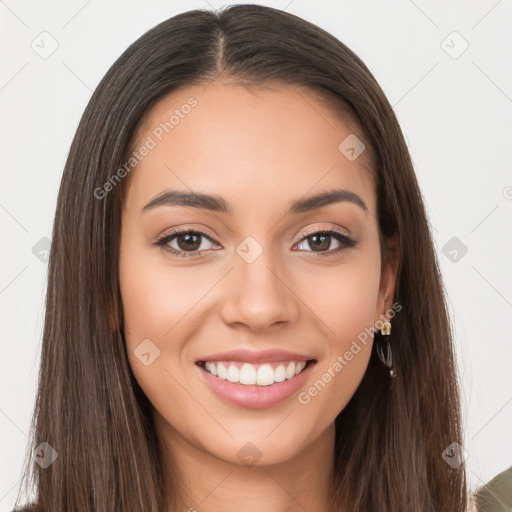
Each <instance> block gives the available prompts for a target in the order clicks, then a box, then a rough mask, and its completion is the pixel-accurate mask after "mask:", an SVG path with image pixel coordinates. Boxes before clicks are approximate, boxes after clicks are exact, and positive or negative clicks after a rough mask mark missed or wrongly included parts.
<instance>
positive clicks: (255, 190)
mask: <svg viewBox="0 0 512 512" xmlns="http://www.w3.org/2000/svg"><path fill="white" fill-rule="evenodd" d="M354 137H356V139H353V138H354ZM362 139H363V135H362V134H361V132H359V130H358V128H356V127H354V125H353V124H351V123H350V124H349V123H347V121H346V120H343V119H342V118H340V117H339V116H338V115H336V114H335V113H334V112H333V111H332V109H330V108H329V107H328V106H327V105H326V104H325V102H323V101H319V99H318V97H316V96H315V95H314V94H312V93H311V91H307V90H305V89H297V88H292V87H285V86H281V87H276V86H272V87H268V88H263V87H258V88H255V87H252V88H248V87H245V86H242V85H240V84H238V83H232V82H231V83H230V82H218V81H217V82H211V83H209V84H207V85H205V84H203V85H193V86H187V87H181V88H179V89H177V90H174V91H173V92H172V93H170V94H168V95H167V96H165V97H164V98H163V99H161V100H160V101H159V102H158V103H156V104H155V105H154V106H153V107H152V108H151V109H150V110H149V111H148V112H147V113H146V114H145V116H144V117H143V119H142V120H141V122H140V123H139V125H138V127H137V130H136V132H135V136H134V143H133V144H132V145H131V151H132V152H133V151H135V152H137V151H139V150H141V149H142V148H143V147H144V146H146V147H147V148H150V149H149V150H145V151H139V153H144V156H142V157H140V155H139V160H138V163H137V165H136V166H135V167H134V169H133V171H132V172H131V173H130V174H129V176H128V179H127V182H126V183H125V187H126V190H125V192H126V201H125V202H126V206H127V207H128V208H137V209H140V208H142V207H143V206H144V205H145V204H146V202H147V201H149V200H150V199H151V198H152V197H153V196H154V195H156V194H157V193H159V192H161V191H162V190H165V189H174V188H179V189H181V190H187V189H188V190H189V191H194V192H200V193H201V192H205V193H214V194H216V195H219V196H222V197H226V198H228V199H229V202H230V203H231V204H234V205H238V207H239V208H240V209H243V208H245V207H247V201H248V199H250V201H251V202H252V203H258V205H259V206H261V205H265V204H267V205H269V206H270V204H271V203H273V202H275V201H281V203H282V202H286V203H288V202H289V199H288V198H295V199H296V198H300V197H302V196H305V195H312V194H314V193H318V192H322V191H324V190H331V189H334V188H345V189H348V190H351V191H352V192H354V193H356V194H358V195H360V196H364V197H363V200H364V202H365V203H366V204H367V206H368V209H369V210H370V212H372V211H374V210H375V197H374V192H373V177H372V176H373V170H372V168H371V165H370V164H369V163H368V162H369V156H368V153H369V151H367V150H366V149H365V150H363V152H362V153H361V154H360V156H359V157H357V158H355V159H353V158H352V159H351V158H348V157H347V153H346V148H347V145H348V146H350V145H352V146H354V143H353V141H354V140H355V141H356V142H355V145H356V150H361V148H362V146H357V144H358V142H357V140H359V141H361V140H362ZM340 144H341V146H340ZM348 155H349V156H350V153H349V154H348ZM352 155H353V152H352ZM235 209H236V207H235Z"/></svg>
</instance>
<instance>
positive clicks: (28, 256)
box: [0, 0, 512, 511]
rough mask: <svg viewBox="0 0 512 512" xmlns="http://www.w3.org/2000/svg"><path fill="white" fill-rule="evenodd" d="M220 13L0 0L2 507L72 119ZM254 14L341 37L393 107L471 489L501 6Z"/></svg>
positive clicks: (491, 464) (192, 5) (506, 414)
mask: <svg viewBox="0 0 512 512" xmlns="http://www.w3.org/2000/svg"><path fill="white" fill-rule="evenodd" d="M228 3H231V2H225V3H220V2H216V1H214V0H209V1H208V2H206V1H200V0H197V1H180V2H170V1H166V2H164V1H153V2H142V1H135V0H131V1H123V2H121V1H120V0H118V1H113V0H109V1H102V2H99V1H98V0H89V1H86V0H85V1H84V0H72V1H70V0H67V1H64V0H60V1H57V0H54V1H47V2H39V1H35V0H30V1H24V2H21V1H18V0H5V1H4V0H0V24H1V25H0V26H1V30H0V44H1V48H2V52H1V65H0V108H1V110H0V112H1V117H0V141H1V148H2V151H1V165H0V173H1V179H0V229H1V237H2V238H1V248H2V250H1V251H0V258H1V261H0V314H1V325H0V336H1V357H0V434H1V435H0V453H1V459H0V460H1V465H0V511H9V510H11V508H12V505H13V504H14V497H15V493H16V490H17V488H18V484H19V478H20V470H21V464H22V461H23V458H24V457H25V449H26V443H27V432H28V427H29V423H30V418H31V414H32V409H33V405H34V397H35V390H36V389H35V386H36V378H37V372H38V363H39V355H40V349H41V332H42V318H43V312H44V296H45V287H46V272H47V265H46V263H45V262H44V261H41V260H40V258H39V257H37V256H36V255H35V254H34V253H33V251H32V248H33V247H34V246H35V245H36V244H38V243H39V244H42V246H40V247H43V250H44V243H45V242H44V241H43V242H40V240H41V239H43V238H44V237H46V238H48V239H49V238H50V237H51V229H52V224H53V216H54V213H55V204H56V199H57V191H58V186H59V183H60V178H61V174H62V170H63V166H64V162H65V159H66V156H67V153H68V150H69V146H70V143H71V139H72V137H73V134H74V132H75V130H76V127H77V124H78V121H79V119H80V117H81V115H82V112H83V110H84V108H85V106H86V104H87V102H88V100H89V97H90V95H91V93H92V91H93V90H94V88H95V87H96V85H97V84H98V82H99V81H100V79H101V78H102V76H103V75H104V73H105V72H106V71H107V69H108V68H109V67H110V66H111V65H112V63H113V62H114V60H115V59H116V58H117V57H118V56H119V55H120V54H121V53H122V52H123V51H124V50H125V48H126V47H127V46H128V45H129V44H130V43H131V42H133V41H134V40H135V39H137V38H138V37H139V36H140V35H142V34H143V33H144V32H146V31H147V30H148V29H150V28H151V27H152V26H154V25H155V24H157V23H159V22H160V21H163V20H164V19H166V18H168V17H170V16H173V15H174V14H177V13H179V12H184V11H187V10H190V9H197V8H201V9H209V8H213V9H215V8H219V7H221V6H222V5H227V4H228ZM233 3H234V2H233ZM240 3H247V2H240ZM259 3H263V4H265V5H269V6H272V7H276V8H280V9H286V10H287V11H288V12H291V13H293V14H296V15H298V16H301V17H303V18H305V19H306V20H308V21H311V22H313V23H315V24H317V25H319V26H320V27H322V28H324V29H326V30H327V31H329V32H331V33H332V34H334V35H335V36H336V37H338V38H339V39H340V40H341V41H342V42H344V43H345V44H346V45H347V46H349V47H350V48H351V49H352V50H354V51H355V52H356V53H357V54H358V55H359V56H360V57H361V58H362V59H363V61H364V62H365V63H366V64H367V66H368V67H369V68H370V70H371V71H372V73H373V74H374V75H375V77H376V79H377V81H378V82H379V84H380V85H381V87H382V88H383V90H384V92H385V93H386V95H387V96H388V98H389V100H390V102H391V104H392V105H393V106H394V108H395V112H396V115H397V117H398V119H399V122H400V124H401V126H402V129H403V131H404V133H405V136H406V139H407V142H408V145H409V148H410V150H411V154H412V157H413V161H414V164H415V168H416V172H417V175H418V178H419V181H420V186H421V188H422V191H423V194H424V197H425V201H426V204H427V208H428V214H429V218H430V221H431V223H432V226H433V228H434V234H435V242H436V248H437V251H438V253H439V258H440V262H441V265H442V271H443V276H444V279H445V283H446V287H447V293H448V298H449V306H450V311H451V314H452V316H453V323H454V328H455V334H456V343H457V351H458V361H459V366H460V371H461V378H462V381H463V394H464V397H463V399H464V403H463V412H464V419H465V424H466V442H465V448H466V450H467V451H468V468H469V478H470V482H471V485H472V486H473V487H475V486H478V485H481V484H483V483H484V482H486V481H488V480H490V479H491V478H492V477H493V476H495V475H496V474H497V473H499V472H501V471H503V470H505V469H506V468H508V467H509V466H511V465H512V437H511V436H510V431H511V428H510V427H511V425H512V372H511V370H510V367H511V363H512V347H511V341H512V335H511V332H512V264H511V263H512V258H511V257H512V242H511V234H512V229H511V226H512V222H511V221H512V165H511V164H512V156H511V155H512V154H511V146H512V115H511V114H512V66H511V57H512V38H510V33H511V30H510V27H511V26H512V2H511V1H509V0H499V1H496V0H486V1H479V2H476V1H471V2H469V1H467V2H464V3H462V2H446V1H436V2H425V1H421V2H420V0H416V1H414V2H413V1H412V0H395V1H388V2H379V1H377V0H374V1H359V2H356V1H350V2H349V1H338V2H335V1H318V0H316V1H315V2H306V1H303V0H292V1H289V0H280V1H272V2H259ZM43 31H46V32H48V33H49V34H51V37H52V38H54V39H55V40H56V41H57V43H58V48H57V50H56V51H55V52H54V53H53V54H52V55H51V56H49V57H48V58H46V59H43V58H41V57H40V56H39V55H38V54H37V53H36V52H35V51H34V50H33V49H32V47H31V44H34V45H35V44H39V45H42V43H40V42H39V43H38V41H40V40H41V37H46V38H48V37H49V36H40V34H41V32H43ZM454 31H456V32H458V33H459V34H460V36H461V37H462V38H464V39H465V40H466V41H467V43H468V44H469V47H468V48H467V50H466V51H465V52H464V53H462V54H461V55H460V56H458V57H457V58H452V56H453V55H456V54H457V53H458V52H459V51H460V50H461V49H463V46H462V45H463V40H462V39H461V37H459V36H457V35H453V34H452V33H453V32H454ZM448 36H449V37H448ZM447 37H448V39H446V38H447ZM33 41H35V42H34V43H33ZM443 41H445V42H444V43H443ZM46 42H47V44H46V45H45V46H46V48H49V44H48V43H50V39H46ZM449 47H451V49H450V48H449ZM445 50H446V51H445ZM447 51H449V52H451V53H452V56H450V55H449V54H448V53H447ZM452 237H457V238H458V239H459V240H460V242H461V243H463V244H464V245H465V246H466V247H467V253H466V254H465V255H464V256H462V257H460V256H459V259H458V260H457V261H456V262H454V261H451V260H450V258H449V257H448V256H445V254H444V253H443V247H445V244H447V242H448V241H449V240H450V239H452ZM457 243H459V242H457ZM43 250H41V249H40V250H39V253H40V254H41V253H42V252H43ZM446 252H447V251H446ZM459 255H460V253H459ZM433 385H435V383H433Z"/></svg>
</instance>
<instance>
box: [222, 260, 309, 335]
mask: <svg viewBox="0 0 512 512" xmlns="http://www.w3.org/2000/svg"><path fill="white" fill-rule="evenodd" d="M225 281H226V282H225V283H224V286H225V293H224V294H223V297H224V303H223V306H222V309H221V312H222V317H223V320H224V322H226V323H227V324H230V325H233V324H243V325H245V326H247V327H248V328H250V330H251V331H254V332H258V331H265V330H267V329H269V328H270V327H272V326H273V325H274V324H287V323H294V322H296V321H297V319H298V317H299V312H300V309H299V304H298V302H300V300H299V298H297V296H296V295H295V294H294V293H293V283H291V282H289V281H291V279H290V277H289V275H288V273H287V272H286V271H285V270H283V266H282V265H278V264H276V261H275V258H274V257H273V256H272V254H271V251H270V250H263V252H262V253H261V254H260V255H259V256H258V257H257V258H256V260H254V261H252V262H251V263H249V262H248V261H246V260H244V259H243V258H242V257H239V256H238V254H237V255H236V257H235V263H234V268H233V269H232V271H231V272H230V273H229V276H228V279H226V280H225ZM287 281H288V282H287Z"/></svg>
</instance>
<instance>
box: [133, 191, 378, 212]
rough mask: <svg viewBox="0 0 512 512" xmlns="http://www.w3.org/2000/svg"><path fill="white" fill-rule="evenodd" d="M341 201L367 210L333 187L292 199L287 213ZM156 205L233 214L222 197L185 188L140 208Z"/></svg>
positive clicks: (354, 196)
mask: <svg viewBox="0 0 512 512" xmlns="http://www.w3.org/2000/svg"><path fill="white" fill-rule="evenodd" d="M341 202H349V203H353V204H356V205H357V206H359V207H360V208H362V209H363V210H364V212H365V213H367V212H368V207H367V206H366V203H365V202H364V201H363V200H362V199H361V198H360V197H359V196H358V195H357V194H355V193H354V192H351V191H350V190H345V189H335V190H330V191H328V192H322V193H321V194H317V195H315V196H310V197H306V198H301V199H298V200H296V201H294V202H293V203H292V204H291V206H290V208H289V210H288V212H287V214H298V213H304V212H309V211H312V210H316V209H317V208H322V207H324V206H328V205H330V204H334V203H341ZM157 206H192V207H194V208H199V209H203V210H210V211H212V212H220V213H226V214H228V215H233V214H234V210H233V208H232V206H231V205H230V204H229V203H228V202H227V201H226V200H225V199H224V198H223V197H220V196H218V195H208V194H201V193H199V192H187V191H185V190H164V191H163V192H161V193H160V194H158V195H156V196H155V197H154V198H153V199H151V201H150V202H149V203H148V204H146V206H144V207H143V208H142V210H141V212H147V211H149V210H152V209H153V208H156V207H157Z"/></svg>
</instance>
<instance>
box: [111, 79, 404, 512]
mask: <svg viewBox="0 0 512 512" xmlns="http://www.w3.org/2000/svg"><path fill="white" fill-rule="evenodd" d="M191 96H193V97H194V98H195V99H196V100H197V102H198V104H197V106H196V107H195V108H193V109H192V110H191V112H190V113H189V114H188V115H187V116H184V118H183V119H180V122H179V124H177V125H176V126H175V127H174V129H173V130H172V131H170V133H168V134H165V135H164V137H163V138H162V141H160V142H158V144H157V146H156V147H155V148H153V149H152V150H151V151H150V152H149V154H148V155H147V156H145V157H144V158H143V159H142V161H141V162H140V163H139V164H138V165H137V167H136V168H135V170H133V171H132V172H131V174H130V175H129V176H128V177H127V178H126V180H127V181H126V183H125V185H126V188H125V204H124V209H123V217H122V234H121V250H120V282H121V293H122V300H123V308H124V317H125V337H126V346H127V353H128V357H129V360H130V364H131V367H132V369H133V373H134V375H135V377H136V379H137V381H138V382H139V384H140V386H141V388H142V389H143V390H144V392H145V393H146V395H147V396H148V398H149V400H150V402H151V403H152V405H153V407H154V419H155V425H156V428H157V432H158V436H159V438H160V439H161V440H162V442H163V444H164V446H165V448H166V452H165V454H166V456H168V457H169V458H170V457H172V458H173V460H174V463H175V464H176V466H177V468H178V470H179V472H180V474H181V476H182V479H183V485H184V489H185V501H184V503H185V505H186V506H187V507H190V508H193V509H194V508H195V509H196V510H197V511H198V512H210V511H212V512H213V511H218V510H226V511H235V510H241V509H242V508H241V507H243V510H244V511H247V512H252V511H258V512H259V511H261V510H265V511H266V512H285V511H292V510H297V509H299V508H300V506H302V507H303V508H304V509H305V510H316V511H327V510H331V509H330V508H329V503H328V500H329V482H330V480H331V478H332V474H333V452H334V434H335V429H334V420H335V418H336V416H337V415H338V414H339V413H340V411H342V410H343V408H344V407H345V405H346V404H347V403H348V402H349V400H350V398H351V397H352V395H353V394H354V392H355V391H356V389H357V387H358V385H359V383H360V382H361V380H362V378H363V375H364V373H365V370H366V368H367V365H368V360H369V357H370V353H371V340H370V342H369V343H368V344H367V345H366V346H364V345H361V346H362V350H361V351H360V352H359V353H358V354H357V355H355V356H354V357H353V359H352V360H351V361H350V362H348V364H347V365H346V366H345V367H344V368H343V370H342V371H341V372H338V373H336V376H335V377H334V378H332V380H331V381H330V382H329V383H328V384H326V385H325V387H324V388H323V389H322V390H321V391H320V392H319V393H318V394H317V395H316V396H314V397H312V398H311V401H310V402H309V403H308V404H301V403H299V402H298V400H297V394H295V395H294V396H292V397H290V398H289V399H287V400H286V401H284V402H283V403H281V404H279V405H276V406H272V407H269V408H263V409H250V408H245V407H241V406H235V405H232V404H228V403H226V402H224V401H222V400H221V399H220V398H218V397H217V396H216V395H215V394H214V393H213V392H212V391H211V390H210V388H209V387H208V386H207V385H206V384H205V383H204V381H203V379H202V375H201V373H200V370H199V369H198V367H197V366H196V365H195V364H194V363H195V361H196V360H197V359H200V358H201V357H204V356H207V355H210V354H213V353H216V352H221V351H226V350H232V349H236V348H243V349H248V350H254V351H261V350H265V349H272V348H280V349H284V350H289V351H293V352H299V353H301V354H306V355H309V356H310V357H312V358H315V359H316V360H317V364H316V365H315V366H314V367H313V369H312V372H311V374H310V376H309V378H308V381H307V384H306V385H305V386H304V387H303V388H301V389H302V390H307V389H308V388H309V387H310V386H311V385H312V384H313V383H314V382H315V381H317V380H318V379H320V378H321V375H322V374H323V373H324V372H325V371H326V370H327V369H328V368H329V367H332V365H333V363H334V362H335V361H336V359H337V357H338V355H343V354H344V353H345V352H346V351H347V350H348V349H349V348H350V346H351V344H352V342H353V340H355V339H357V335H358V334H359V333H361V332H363V331H364V329H365V328H369V327H371V326H374V325H375V324H376V322H377V321H378V320H381V321H382V320H384V319H386V315H385V312H386V311H389V309H390V308H391V305H392V303H393V294H394V287H395V281H396V268H397V263H398V262H396V261H395V262H394V264H393V265H390V266H385V267H384V268H383V269H381V253H380V247H379V238H378V221H377V212H376V205H377V203H376V196H375V191H374V184H373V181H372V175H371V173H370V171H369V169H368V165H367V162H366V159H365V158H364V157H366V156H367V155H366V154H365V153H363V155H362V156H361V157H359V158H357V159H356V160H354V161H349V160H348V159H347V158H346V157H345V155H344V154H342V153H341V152H340V151H339V150H338V145H339V144H340V142H341V141H342V140H344V139H345V137H347V136H348V135H349V134H350V133H353V130H351V129H350V128H349V127H348V125H347V124H345V123H344V122H343V120H342V119H340V118H339V117H338V116H336V115H335V114H334V113H333V112H332V111H329V109H328V108H327V106H325V105H324V104H322V103H321V102H319V101H317V100H316V99H315V97H314V96H313V95H312V94H308V93H307V92H301V93H298V92H297V91H296V90H292V89H291V88H286V87H284V86H283V87H281V88H274V89H273V90H271V89H262V88H259V89H254V90H252V89H251V90H249V89H248V88H246V87H243V86H241V85H240V84H236V83H228V82H226V81H217V82H213V83H210V84H209V85H208V86H207V87H205V86H204V85H201V86H199V85H198V86H189V87H186V88H182V89H180V90H175V91H173V92H172V93H171V94H169V95H168V96H166V97H165V98H164V99H163V100H161V101H160V102H159V103H157V104H156V105H155V106H153V107H152V109H150V110H149V111H148V112H147V114H146V116H145V117H144V119H143V121H142V122H141V123H140V125H139V127H138V130H137V133H136V138H137V143H136V144H135V145H134V146H135V147H138V146H137V145H138V144H139V145H140V144H141V143H142V142H143V141H144V140H145V139H146V137H147V136H148V135H151V133H152V130H154V129H155V127H157V126H158V125H159V124H160V123H161V122H163V121H165V120H168V119H169V117H170V115H171V114H172V113H173V111H174V110H175V109H177V108H180V106H182V105H183V104H185V103H186V102H187V99H188V98H190V97H191ZM153 138H155V137H154V136H153ZM360 138H362V137H361V136H360ZM336 188H343V189H347V190H350V191H352V192H354V193H356V194H357V195H358V196H359V197H360V198H361V199H362V200H363V201H364V203H365V204H366V205H367V207H368V211H367V212H365V211H364V210H363V209H362V208H360V207H359V206H357V205H356V204H353V203H351V202H339V203H335V204H331V205H328V206H325V207H322V208H319V209H317V210H314V211H311V212H305V213H300V214H290V215H285V212H286V211H287V210H288V207H289V204H291V202H292V201H294V200H297V199H300V198H302V197H304V196H307V197H309V196H311V195H315V194H318V193H320V192H324V191H328V190H331V189H336ZM165 189H180V190H186V191H195V192H202V193H208V194H216V195H219V196H222V197H223V198H225V199H226V201H228V202H229V203H230V204H231V205H232V208H233V210H234V215H233V216H230V215H227V214H225V213H220V212H211V211H208V210H201V209H198V208H194V207H190V206H169V205H163V206H158V207H155V208H154V209H151V210H149V211H147V212H144V213H142V212H141V209H142V208H143V206H144V205H146V204H147V203H148V202H149V201H150V200H151V199H152V198H153V197H155V196H156V195H158V194H159V193H161V192H162V191H163V190H165ZM171 228H180V229H181V228H183V229H185V228H190V229H201V230H203V231H205V232H206V234H207V235H208V236H210V237H211V238H212V239H213V242H210V241H209V240H208V239H207V238H200V239H199V240H200V241H201V246H200V250H197V249H196V250H195V253H196V256H195V257H194V256H192V257H184V258H180V257H176V256H173V255H172V254H169V253H168V252H166V251H165V250H164V249H163V248H162V247H157V246H154V245H151V244H152V242H154V241H155V240H157V239H158V238H159V237H160V236H162V235H165V234H166V233H169V230H170V229H171ZM326 228H327V229H329V228H338V229H341V230H342V232H344V233H346V234H348V236H349V237H350V238H352V239H353V240H356V241H357V244H356V245H355V246H354V247H351V248H348V250H346V251H344V252H342V253H339V254H332V255H328V256H325V257H323V258H322V257H320V258H317V259H315V258H314V257H313V256H314V255H315V254H318V253H319V252H320V251H318V250H317V251H316V252H315V250H314V249H315V246H314V245H313V242H314V241H312V240H311V237H310V236H309V238H308V237H304V233H305V232H306V230H309V229H315V230H316V231H321V229H324V230H325V229H326ZM248 236H251V237H253V238H254V239H255V240H256V241H257V242H258V244H259V245H260V246H261V248H262V249H263V252H262V253H261V255H260V256H259V257H258V258H257V259H256V260H255V261H253V262H252V263H248V262H247V261H245V260H244V259H243V258H241V257H240V256H239V255H238V253H237V252H236V249H237V247H238V246H239V244H240V243H241V242H242V241H243V240H244V239H245V238H246V237H248ZM179 238H180V237H175V238H174V240H173V241H170V242H169V243H168V245H170V246H171V247H172V248H174V249H181V250H184V248H185V249H186V248H187V247H189V246H187V245H186V243H184V242H183V240H182V241H181V245H180V244H179V242H180V240H179ZM308 240H309V242H308ZM189 243H190V242H189ZM340 246H342V243H341V242H338V241H337V240H336V239H335V238H334V237H332V238H331V239H330V245H329V239H328V240H327V245H326V247H327V248H326V249H323V253H327V251H331V252H332V250H334V249H337V248H339V247H340ZM197 254H199V256H197ZM381 270H382V271H381ZM380 325H381V324H379V327H380ZM145 339H150V340H151V341H152V343H154V345H156V346H157V347H158V349H159V350H160V355H159V356H158V357H157V358H156V359H155V360H154V361H153V362H152V363H151V364H150V365H148V366H145V365H144V364H142V363H141V361H140V360H139V358H138V357H137V356H136V355H135V354H134V350H135V349H136V348H137V346H138V345H139V344H140V343H141V342H142V340H145ZM248 442H250V443H252V444H253V445H254V446H255V447H257V449H258V450H259V452H260V453H261V458H260V459H259V460H258V462H257V464H256V465H254V466H248V465H246V464H244V462H243V461H242V460H241V459H240V458H239V457H238V455H237V453H238V452H239V450H240V449H241V448H242V447H244V445H246V443H248ZM298 504H300V506H299V505H298ZM185 510H186V509H185Z"/></svg>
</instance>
